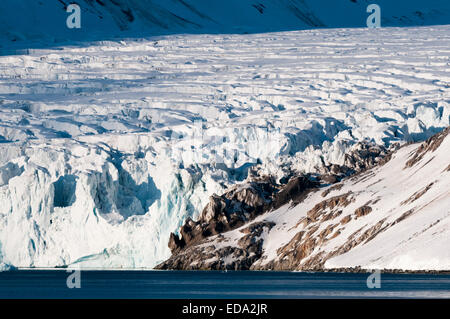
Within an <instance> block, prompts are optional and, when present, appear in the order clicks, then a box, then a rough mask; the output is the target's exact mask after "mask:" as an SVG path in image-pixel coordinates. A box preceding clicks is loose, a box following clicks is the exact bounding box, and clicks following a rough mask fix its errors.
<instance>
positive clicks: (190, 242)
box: [157, 143, 391, 269]
mask: <svg viewBox="0 0 450 319" xmlns="http://www.w3.org/2000/svg"><path fill="white" fill-rule="evenodd" d="M390 154H391V153H390V151H389V150H387V149H386V148H384V147H382V146H378V145H374V144H371V143H358V144H357V145H355V147H354V148H353V150H352V151H351V152H350V153H348V154H346V156H345V163H344V165H336V164H332V165H328V166H327V165H324V166H323V167H321V168H320V169H319V171H320V172H322V173H321V174H315V175H293V176H287V177H286V178H284V179H282V180H285V181H286V180H287V182H285V183H284V184H282V182H281V184H277V183H276V182H275V180H274V178H272V177H270V176H262V177H261V176H258V173H257V171H256V172H253V174H252V175H251V176H250V177H249V180H248V181H247V182H245V183H243V184H242V185H237V186H235V187H233V188H232V189H230V190H229V191H227V192H226V193H224V194H223V195H221V196H218V195H216V194H214V195H212V196H211V197H210V202H209V203H208V204H207V206H206V207H205V208H204V209H203V212H202V214H201V216H200V218H199V220H197V221H193V220H192V219H190V218H189V219H187V220H186V222H185V224H184V225H183V226H182V227H181V228H180V230H179V234H180V236H177V235H176V234H174V233H172V234H171V235H170V240H169V248H170V250H171V251H172V257H171V258H170V259H169V260H167V261H165V262H163V263H162V264H160V265H158V266H157V269H251V268H252V267H253V266H252V265H253V264H254V263H255V261H257V260H258V259H259V258H260V257H261V256H262V253H263V248H262V244H263V239H261V236H262V234H263V233H264V232H269V231H270V230H271V229H272V227H273V226H274V225H275V224H274V223H272V222H267V221H264V222H254V223H251V221H252V220H254V219H255V218H256V217H258V216H261V215H263V214H265V213H268V212H270V211H274V210H277V209H279V208H280V207H282V206H284V205H286V204H288V203H291V205H292V206H296V205H298V204H299V203H300V202H302V201H303V200H304V199H305V198H306V197H307V196H308V194H309V193H310V192H312V191H316V190H318V189H319V188H320V187H322V186H323V185H329V184H335V183H337V182H339V181H341V180H342V179H343V178H345V177H346V176H349V175H352V174H354V173H358V172H363V171H364V170H366V169H368V168H370V167H373V166H374V165H376V164H377V163H380V162H383V163H385V162H386V161H387V160H386V157H388V156H389V155H390ZM340 187H342V184H336V185H334V186H332V187H330V188H329V189H328V190H325V192H324V193H323V197H325V196H326V195H327V194H328V193H329V192H331V191H333V190H336V189H340ZM351 202H352V193H351V192H348V193H347V194H344V195H341V196H336V197H332V198H330V199H327V200H324V201H322V202H320V203H318V204H317V205H315V206H314V207H313V208H312V209H311V210H310V211H309V212H308V213H307V217H306V218H304V219H302V220H301V221H299V223H303V224H305V225H309V224H312V223H316V222H318V221H320V220H322V221H325V220H329V219H333V218H336V217H337V216H339V215H340V214H341V213H342V210H338V209H337V208H338V207H341V206H344V207H345V206H347V205H349V204H350V203H351ZM335 208H336V210H335ZM327 210H332V212H330V213H328V214H326V215H324V214H323V213H324V212H325V211H327ZM333 210H334V211H333ZM370 212H371V207H370V206H368V205H364V206H362V207H360V208H358V209H357V210H356V211H355V217H354V218H358V217H361V216H365V215H367V214H369V213H370ZM350 220H351V217H350V216H347V217H345V218H344V219H342V220H341V221H340V223H341V224H345V223H347V222H349V221H350ZM246 223H248V224H249V225H248V226H247V227H245V228H244V229H241V230H240V232H241V233H244V234H245V236H243V237H242V238H240V239H239V240H238V241H237V242H236V245H235V246H234V247H230V246H228V247H223V248H220V249H216V248H212V247H211V246H208V248H205V246H204V245H203V244H204V243H205V242H209V241H210V239H211V237H213V236H216V237H215V238H217V241H218V242H220V238H221V236H222V235H221V234H222V233H225V232H228V231H231V230H234V229H237V228H239V227H242V226H243V225H245V224H246ZM336 226H337V225H334V226H332V227H328V228H327V229H326V230H325V231H323V232H322V233H321V235H320V240H318V241H317V240H316V238H314V236H313V233H314V232H312V233H311V232H310V233H306V234H305V233H304V232H300V233H299V234H298V235H296V236H295V237H294V238H293V239H292V241H293V242H292V243H290V244H288V245H287V246H286V247H284V248H283V249H281V250H280V254H281V255H282V256H283V257H282V258H281V259H283V260H284V261H283V262H281V263H279V264H273V263H272V264H270V266H267V267H268V268H267V269H271V267H272V268H277V269H293V268H295V267H293V264H294V263H293V262H292V261H289V259H290V258H291V257H292V258H294V260H295V259H297V256H307V255H309V253H310V252H311V250H313V249H314V247H315V246H316V245H317V244H320V243H321V242H323V240H324V238H325V237H326V236H327V235H329V234H330V233H331V232H332V231H333V229H334V228H336ZM314 227H316V226H314ZM316 228H317V227H316ZM301 239H302V244H301V245H300V246H301V247H299V248H298V249H299V250H300V252H299V253H298V254H297V253H295V254H294V255H293V256H290V255H289V254H288V252H291V250H292V249H291V248H292V246H293V245H294V244H295V243H296V244H298V243H300V240H301ZM296 244H295V245H296ZM283 251H284V253H283ZM289 256H290V257H289ZM225 259H232V262H230V263H228V264H227V263H224V262H223V261H224V260H225ZM300 259H301V258H300ZM265 269H266V267H265Z"/></svg>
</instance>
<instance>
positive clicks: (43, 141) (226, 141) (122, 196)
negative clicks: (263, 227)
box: [0, 2, 450, 269]
mask: <svg viewBox="0 0 450 319" xmlns="http://www.w3.org/2000/svg"><path fill="white" fill-rule="evenodd" d="M4 3H7V2H2V5H4ZM9 3H10V2H9ZM149 3H150V2H149ZM2 12H3V9H2ZM449 48H450V26H427V27H410V28H382V29H377V30H369V29H358V28H354V29H351V28H348V29H347V28H341V29H320V30H319V29H314V30H302V31H283V32H268V33H254V34H175V35H160V36H157V37H153V38H149V39H134V40H133V39H123V40H102V41H98V42H89V43H85V44H84V45H77V46H71V45H67V46H62V47H58V48H35V49H31V50H29V52H28V54H16V55H3V56H0V204H1V205H0V263H2V264H4V265H12V266H14V267H25V268H26V267H43V268H45V267H62V266H80V267H83V268H111V269H112V268H133V269H136V268H143V269H149V268H153V267H154V266H155V265H157V264H158V263H160V262H162V261H163V260H166V259H167V258H168V257H169V256H170V250H169V248H168V247H167V243H168V241H169V235H170V233H171V232H174V231H177V230H178V229H179V227H180V226H181V225H182V223H183V222H184V220H185V219H186V218H187V217H192V218H194V219H195V218H197V217H198V216H199V214H200V212H201V210H202V209H203V207H204V206H205V205H206V204H207V203H208V200H209V196H210V195H212V194H213V193H217V194H221V193H223V192H224V191H225V190H226V189H228V188H229V187H231V186H232V185H235V184H236V183H238V182H240V181H243V180H244V179H245V178H246V177H247V174H248V168H250V167H252V166H255V165H258V166H260V168H261V170H263V171H266V172H267V173H270V174H272V175H275V176H277V177H278V178H280V179H281V178H283V177H284V176H285V174H286V172H287V171H288V170H290V169H296V170H298V171H304V172H315V171H317V170H318V169H319V166H320V164H321V163H324V162H325V163H337V164H340V163H342V162H343V160H344V154H345V153H346V151H348V150H349V149H350V148H351V147H352V146H353V145H355V144H356V143H357V142H358V141H364V140H366V141H373V142H375V143H377V144H381V145H385V146H389V145H391V144H393V143H400V144H405V143H408V142H417V141H422V140H424V139H426V138H428V137H430V136H431V135H433V134H434V133H437V132H439V131H440V130H442V129H443V128H444V127H447V126H448V125H450V60H449V53H450V49H449ZM346 262H347V261H346Z"/></svg>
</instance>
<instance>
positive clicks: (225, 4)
mask: <svg viewBox="0 0 450 319" xmlns="http://www.w3.org/2000/svg"><path fill="white" fill-rule="evenodd" d="M372 2H373V1H368V0H337V1H336V0H228V1H223V0H170V1H167V0H114V1H111V0H79V1H77V3H78V4H79V5H80V7H81V9H82V27H81V29H73V30H70V29H68V28H66V19H67V17H68V15H69V14H68V13H66V7H67V5H68V4H70V3H72V1H68V0H48V1H36V0H20V1H17V0H3V1H1V2H0V41H1V42H3V43H2V45H3V46H4V48H3V51H4V52H8V50H9V52H10V51H11V50H10V49H11V48H14V47H30V46H31V47H36V46H41V45H44V46H48V45H58V43H59V44H60V43H61V42H65V41H67V40H71V41H73V40H75V41H87V40H92V39H97V40H102V39H103V40H105V39H110V38H112V37H126V36H128V37H140V38H142V37H145V36H147V37H148V36H151V35H159V34H167V33H171V34H172V33H192V32H194V33H205V32H206V33H217V32H225V33H228V32H231V33H242V32H267V31H283V30H298V29H305V28H315V27H365V26H366V19H367V16H368V13H367V12H366V8H367V6H368V5H369V4H371V3H372ZM376 3H377V4H379V5H380V7H381V8H382V24H383V26H417V25H436V24H450V3H449V2H448V1H446V0H428V1H422V0H397V1H391V0H378V1H376ZM23 40H25V42H24V41H23ZM30 41H32V42H33V43H34V44H30Z"/></svg>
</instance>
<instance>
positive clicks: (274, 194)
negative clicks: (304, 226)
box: [169, 175, 319, 253]
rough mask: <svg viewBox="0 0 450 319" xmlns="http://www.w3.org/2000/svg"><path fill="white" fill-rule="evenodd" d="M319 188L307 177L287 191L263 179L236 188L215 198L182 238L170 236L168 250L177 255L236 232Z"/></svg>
mask: <svg viewBox="0 0 450 319" xmlns="http://www.w3.org/2000/svg"><path fill="white" fill-rule="evenodd" d="M318 185H319V183H318V182H317V181H314V180H313V178H312V177H311V176H306V175H304V176H297V177H293V178H291V179H290V180H289V182H288V183H287V184H286V185H284V187H283V186H281V185H278V184H277V183H276V182H275V181H274V180H273V179H272V178H270V177H264V178H261V179H259V180H258V181H251V182H248V183H245V184H243V185H238V186H235V187H233V188H232V189H231V190H229V191H228V192H226V193H225V194H223V195H222V196H218V195H216V194H214V195H212V196H211V197H210V202H209V203H208V205H207V206H206V207H205V208H204V209H203V212H202V214H201V216H200V219H199V220H198V221H193V220H192V219H190V218H189V219H188V220H187V221H186V222H185V224H184V225H183V226H182V227H181V229H180V235H181V238H179V237H178V236H177V235H175V234H174V233H172V234H171V235H170V241H169V248H170V249H171V251H172V253H174V252H177V251H178V250H180V249H183V248H185V247H189V246H192V245H194V244H196V243H198V242H200V241H201V240H203V239H205V238H208V237H210V236H213V235H217V234H220V233H223V232H226V231H229V230H232V229H236V228H238V227H240V226H242V225H244V224H245V223H246V222H248V221H251V220H253V219H254V218H255V217H257V216H259V215H261V214H263V213H265V212H268V211H269V210H271V209H275V208H278V207H280V206H282V205H284V204H286V203H288V202H289V201H291V200H294V201H295V200H299V199H300V198H301V196H302V194H304V193H305V192H306V191H308V190H310V189H313V188H315V187H317V186H318Z"/></svg>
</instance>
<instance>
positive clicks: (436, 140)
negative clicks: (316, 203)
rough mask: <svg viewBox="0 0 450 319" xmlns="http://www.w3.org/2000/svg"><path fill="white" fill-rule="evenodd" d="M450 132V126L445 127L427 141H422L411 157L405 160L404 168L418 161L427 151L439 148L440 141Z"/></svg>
mask: <svg viewBox="0 0 450 319" xmlns="http://www.w3.org/2000/svg"><path fill="white" fill-rule="evenodd" d="M449 134H450V127H447V128H446V129H445V130H443V131H442V132H440V133H438V134H436V135H433V136H432V137H430V138H429V139H428V140H427V141H425V142H424V143H422V144H421V145H420V146H419V148H418V149H417V150H416V152H414V154H413V155H412V156H411V158H410V159H409V160H408V161H407V162H406V165H405V168H409V167H412V166H414V165H415V164H417V163H418V162H420V161H421V160H422V159H423V157H424V155H425V154H427V153H429V152H434V151H435V150H437V149H438V148H439V146H440V145H441V143H442V141H443V140H444V139H445V138H446V137H447V136H448V135H449Z"/></svg>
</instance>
